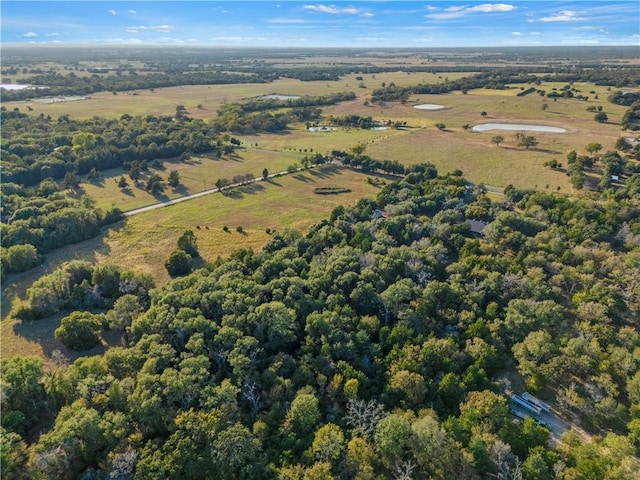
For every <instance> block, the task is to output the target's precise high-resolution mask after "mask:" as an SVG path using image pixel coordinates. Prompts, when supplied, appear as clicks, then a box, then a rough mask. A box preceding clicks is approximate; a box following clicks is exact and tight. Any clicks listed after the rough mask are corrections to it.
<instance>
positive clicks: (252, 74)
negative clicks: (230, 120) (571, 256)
mask: <svg viewBox="0 0 640 480" xmlns="http://www.w3.org/2000/svg"><path fill="white" fill-rule="evenodd" d="M176 68H177V67H175V66H174V67H169V66H164V72H163V73H160V72H158V73H155V72H151V73H145V74H144V75H138V74H137V71H136V69H133V68H131V69H130V70H129V71H128V72H129V73H128V74H126V75H123V74H122V71H121V70H118V71H117V72H116V75H110V76H106V75H99V74H97V73H95V74H93V75H91V76H90V77H78V76H76V75H75V73H74V72H71V73H69V74H68V75H60V74H59V73H56V72H49V73H45V74H38V75H35V76H33V77H27V78H25V79H24V80H22V81H23V82H25V83H27V84H32V85H42V86H47V87H48V88H46V89H23V90H9V91H6V92H3V101H13V100H26V99H29V98H37V97H46V96H55V95H87V94H91V93H96V92H101V91H113V92H119V91H130V90H141V89H152V88H160V87H173V86H178V85H218V84H237V83H269V82H273V81H274V80H277V79H278V78H282V77H284V78H294V79H298V80H301V81H336V80H339V79H340V78H341V77H342V76H344V75H348V74H351V73H361V74H377V73H384V72H396V71H402V72H406V73H407V74H409V73H418V72H421V73H434V74H436V73H441V74H444V73H447V72H465V71H469V69H470V66H469V65H458V66H440V65H437V64H434V63H427V64H424V65H417V66H390V67H379V66H370V65H357V64H354V65H340V66H330V67H328V66H322V67H297V68H294V67H273V66H270V65H266V64H262V63H252V64H250V65H229V66H228V67H227V68H226V69H225V71H220V70H184V69H176ZM194 68H197V67H194ZM229 69H232V70H233V71H228V70H229ZM473 70H474V71H478V72H480V73H478V74H476V75H473V76H470V77H466V78H464V79H460V80H457V81H455V82H446V81H445V82H444V83H443V84H440V85H437V86H435V87H436V88H438V89H439V91H436V92H433V93H447V92H449V91H452V90H461V89H462V88H467V89H470V88H482V87H488V86H489V85H490V84H492V83H493V84H496V83H498V84H502V85H505V84H507V83H526V82H531V81H535V80H536V79H537V80H538V81H561V82H574V81H575V82H577V81H584V82H593V83H595V84H597V85H614V86H616V87H634V86H638V85H640V68H636V67H630V66H624V67H615V66H611V65H607V66H606V67H603V66H602V65H600V66H597V65H593V66H585V67H580V68H572V67H569V66H567V67H558V66H554V67H537V68H536V71H537V72H539V75H541V76H534V75H531V74H530V73H529V72H530V71H531V69H530V68H522V67H519V68H512V67H509V68H502V69H499V70H498V69H496V67H475V66H474V67H473ZM5 72H8V71H5ZM141 72H142V70H141ZM512 78H513V80H512ZM531 79H533V80H531ZM456 85H462V86H463V87H461V88H455V86H456ZM474 85H479V86H474ZM430 87H431V88H434V85H430ZM489 88H494V87H489ZM416 93H418V92H416ZM426 93H431V92H426Z"/></svg>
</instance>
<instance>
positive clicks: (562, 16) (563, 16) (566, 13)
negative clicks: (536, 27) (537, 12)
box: [540, 10, 584, 22]
mask: <svg viewBox="0 0 640 480" xmlns="http://www.w3.org/2000/svg"><path fill="white" fill-rule="evenodd" d="M581 20H584V18H582V17H579V16H578V13H577V12H575V11H573V10H562V11H560V12H558V13H554V14H552V15H549V16H548V17H542V18H541V19H540V21H541V22H579V21H581Z"/></svg>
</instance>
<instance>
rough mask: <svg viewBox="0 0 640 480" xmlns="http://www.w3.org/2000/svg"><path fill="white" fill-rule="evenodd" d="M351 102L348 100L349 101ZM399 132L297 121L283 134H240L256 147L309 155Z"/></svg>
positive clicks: (380, 138) (346, 148) (384, 138)
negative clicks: (324, 128) (315, 128)
mask: <svg viewBox="0 0 640 480" xmlns="http://www.w3.org/2000/svg"><path fill="white" fill-rule="evenodd" d="M349 103H351V102H349ZM399 134H401V132H400V131H398V130H378V131H375V130H359V129H350V130H343V129H339V130H336V131H334V132H309V131H307V129H306V127H305V126H304V125H296V126H294V128H292V129H291V131H290V132H289V133H288V134H286V135H267V134H261V135H240V136H238V138H240V139H241V140H242V141H243V143H245V144H248V145H255V144H256V143H257V144H258V148H265V149H268V150H279V151H283V152H285V153H286V152H290V153H298V154H302V155H308V154H313V153H323V154H325V153H329V152H331V150H348V149H349V148H350V147H351V146H353V145H355V144H357V143H372V142H382V141H385V140H387V139H389V138H393V137H394V136H396V135H399Z"/></svg>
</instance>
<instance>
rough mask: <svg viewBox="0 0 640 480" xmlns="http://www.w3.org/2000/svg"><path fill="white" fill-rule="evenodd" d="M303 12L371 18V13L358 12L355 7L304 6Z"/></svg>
mask: <svg viewBox="0 0 640 480" xmlns="http://www.w3.org/2000/svg"><path fill="white" fill-rule="evenodd" d="M304 8H305V10H309V11H310V12H316V13H329V14H331V15H362V16H363V17H367V18H370V17H373V16H374V15H373V13H371V12H366V11H363V10H359V9H357V8H355V7H336V6H335V5H305V6H304Z"/></svg>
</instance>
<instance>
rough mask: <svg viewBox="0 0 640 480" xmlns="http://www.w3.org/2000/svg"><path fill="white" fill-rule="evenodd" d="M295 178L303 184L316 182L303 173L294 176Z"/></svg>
mask: <svg viewBox="0 0 640 480" xmlns="http://www.w3.org/2000/svg"><path fill="white" fill-rule="evenodd" d="M292 177H293V178H295V179H296V180H300V181H301V182H307V183H308V182H315V180H314V179H313V178H309V177H307V176H306V175H304V174H302V173H296V174H295V175H292Z"/></svg>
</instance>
